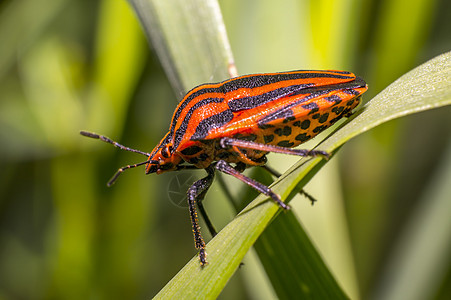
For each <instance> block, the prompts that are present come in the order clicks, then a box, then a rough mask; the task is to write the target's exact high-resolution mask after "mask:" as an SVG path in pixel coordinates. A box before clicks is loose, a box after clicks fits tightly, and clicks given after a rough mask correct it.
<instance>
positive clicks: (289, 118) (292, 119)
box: [283, 117, 296, 123]
mask: <svg viewBox="0 0 451 300" xmlns="http://www.w3.org/2000/svg"><path fill="white" fill-rule="evenodd" d="M295 119H296V118H295V117H286V118H285V120H283V123H288V122H291V121H294V120H295Z"/></svg>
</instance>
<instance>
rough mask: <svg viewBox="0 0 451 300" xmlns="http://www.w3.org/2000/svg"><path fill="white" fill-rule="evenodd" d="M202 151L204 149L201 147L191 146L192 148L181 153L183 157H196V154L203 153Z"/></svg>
mask: <svg viewBox="0 0 451 300" xmlns="http://www.w3.org/2000/svg"><path fill="white" fill-rule="evenodd" d="M201 150H202V148H201V147H199V146H191V147H188V148H185V149H183V150H182V151H180V152H181V153H182V154H183V155H188V156H191V155H194V154H196V153H198V152H199V151H201Z"/></svg>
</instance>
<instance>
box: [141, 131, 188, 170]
mask: <svg viewBox="0 0 451 300" xmlns="http://www.w3.org/2000/svg"><path fill="white" fill-rule="evenodd" d="M148 160H149V163H148V164H147V165H146V174H150V173H157V174H161V173H163V172H167V171H174V170H176V169H177V165H178V164H179V163H180V162H181V160H182V159H181V158H180V156H178V155H176V154H175V153H174V148H173V146H172V141H171V139H170V138H169V134H168V135H166V136H165V137H164V138H163V139H162V140H161V142H160V143H159V144H158V145H157V146H156V147H155V149H154V150H153V151H152V153H150V155H149V159H148Z"/></svg>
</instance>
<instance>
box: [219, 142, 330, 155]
mask: <svg viewBox="0 0 451 300" xmlns="http://www.w3.org/2000/svg"><path fill="white" fill-rule="evenodd" d="M220 145H221V147H222V148H227V147H239V148H245V149H253V150H260V151H265V152H275V153H282V154H289V155H297V156H323V157H325V158H329V156H330V154H329V153H327V152H326V151H321V150H306V149H292V148H287V147H280V146H274V145H267V144H260V143H255V142H251V141H245V140H240V139H233V138H227V137H225V138H222V139H221V141H220Z"/></svg>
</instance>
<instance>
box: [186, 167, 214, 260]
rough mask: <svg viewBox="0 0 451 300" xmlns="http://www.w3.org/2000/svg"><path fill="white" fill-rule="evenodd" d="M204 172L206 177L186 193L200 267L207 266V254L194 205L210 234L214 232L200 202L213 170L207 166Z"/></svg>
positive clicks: (195, 183)
mask: <svg viewBox="0 0 451 300" xmlns="http://www.w3.org/2000/svg"><path fill="white" fill-rule="evenodd" d="M205 170H206V171H207V173H208V174H207V176H206V177H204V178H202V179H199V180H198V181H196V182H194V183H193V185H192V186H191V187H190V188H189V189H188V192H187V195H188V208H189V213H190V218H191V225H192V227H193V235H194V247H196V249H197V250H199V260H200V264H201V266H204V265H206V264H207V253H206V252H205V242H204V239H203V238H202V233H201V232H200V227H199V219H198V217H197V209H196V204H197V206H198V207H199V210H200V211H201V213H202V216H203V217H204V220H205V222H206V223H207V226H208V228H209V229H210V232H212V234H213V235H214V233H215V232H216V231H215V230H214V228H213V225H212V224H211V222H210V219H209V218H208V216H207V215H206V213H205V210H204V207H203V205H202V200H203V198H204V197H205V194H206V193H207V190H208V188H210V186H211V184H212V182H213V179H214V176H215V169H214V167H213V166H209V167H208V168H206V169H205Z"/></svg>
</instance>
